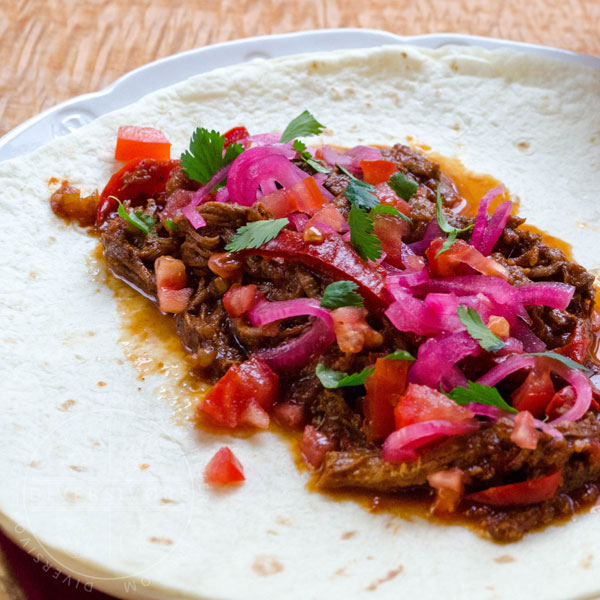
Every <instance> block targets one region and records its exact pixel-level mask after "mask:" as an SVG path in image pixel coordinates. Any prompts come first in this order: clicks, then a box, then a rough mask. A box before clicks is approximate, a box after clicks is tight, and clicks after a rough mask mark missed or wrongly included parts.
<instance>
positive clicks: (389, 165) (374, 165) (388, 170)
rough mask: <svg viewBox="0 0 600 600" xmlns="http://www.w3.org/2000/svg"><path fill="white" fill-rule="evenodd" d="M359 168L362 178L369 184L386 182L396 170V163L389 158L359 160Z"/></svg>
mask: <svg viewBox="0 0 600 600" xmlns="http://www.w3.org/2000/svg"><path fill="white" fill-rule="evenodd" d="M360 168H361V169H362V172H363V179H364V180H365V181H366V182H367V183H370V184H371V185H377V184H378V183H385V182H387V181H388V179H389V178H390V177H391V176H392V175H393V174H394V173H396V172H397V171H398V167H397V166H396V163H393V162H391V161H389V160H361V161H360Z"/></svg>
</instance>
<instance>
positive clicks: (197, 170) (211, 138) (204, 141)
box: [181, 127, 244, 184]
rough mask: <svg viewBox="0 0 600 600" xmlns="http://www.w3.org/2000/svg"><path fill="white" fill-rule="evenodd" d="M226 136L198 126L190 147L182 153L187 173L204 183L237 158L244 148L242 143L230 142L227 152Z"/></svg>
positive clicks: (191, 177) (182, 164)
mask: <svg viewBox="0 0 600 600" xmlns="http://www.w3.org/2000/svg"><path fill="white" fill-rule="evenodd" d="M224 147H225V137H224V136H223V135H221V134H220V133H219V132H218V131H209V130H208V129H204V127H198V128H196V131H194V133H193V134H192V137H191V139H190V149H189V150H186V151H185V152H184V153H183V154H182V155H181V166H182V167H183V170H184V171H185V173H186V175H187V176H188V177H189V178H190V179H193V180H194V181H199V182H200V183H202V184H206V183H208V181H209V180H210V178H211V177H212V176H213V175H214V174H215V173H216V172H217V171H218V170H219V169H221V168H222V167H224V166H226V165H228V164H229V163H230V162H232V161H233V160H234V159H235V158H237V157H238V156H239V155H240V154H241V153H242V152H243V151H244V148H243V147H242V146H241V145H240V144H237V143H236V144H230V145H229V146H227V149H226V150H225V153H224V154H223V149H224Z"/></svg>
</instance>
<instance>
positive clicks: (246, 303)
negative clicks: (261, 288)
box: [223, 283, 260, 317]
mask: <svg viewBox="0 0 600 600" xmlns="http://www.w3.org/2000/svg"><path fill="white" fill-rule="evenodd" d="M259 297H260V296H259V294H258V288H257V287H256V285H254V284H253V283H251V284H249V285H236V284H234V285H232V286H231V287H230V288H229V289H228V290H227V291H226V292H225V295H224V296H223V306H224V307H225V310H226V311H227V313H228V314H229V316H230V317H241V316H242V315H243V314H245V313H247V312H248V311H249V310H250V309H251V308H252V307H253V306H254V305H255V304H256V302H257V301H258V299H259Z"/></svg>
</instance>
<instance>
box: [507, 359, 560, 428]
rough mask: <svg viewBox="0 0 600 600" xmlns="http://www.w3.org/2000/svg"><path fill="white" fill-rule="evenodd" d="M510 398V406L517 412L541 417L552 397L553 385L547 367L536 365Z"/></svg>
mask: <svg viewBox="0 0 600 600" xmlns="http://www.w3.org/2000/svg"><path fill="white" fill-rule="evenodd" d="M511 397H512V404H513V406H514V407H515V408H516V409H517V410H519V411H522V410H528V411H529V412H530V413H531V414H532V415H533V416H534V417H538V418H539V417H541V416H542V415H543V414H544V411H545V410H546V406H547V405H548V403H549V402H550V401H551V400H552V398H553V397H554V385H552V379H551V378H550V369H549V368H548V366H547V365H542V364H538V365H536V367H535V368H534V369H532V371H531V372H530V373H529V375H527V379H525V381H524V383H523V384H522V385H521V386H520V387H518V388H517V389H516V390H515V391H514V392H513V393H512V396H511Z"/></svg>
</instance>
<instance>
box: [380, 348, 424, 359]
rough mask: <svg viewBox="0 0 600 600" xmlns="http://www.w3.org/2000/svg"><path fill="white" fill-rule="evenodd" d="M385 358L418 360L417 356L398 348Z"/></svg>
mask: <svg viewBox="0 0 600 600" xmlns="http://www.w3.org/2000/svg"><path fill="white" fill-rule="evenodd" d="M383 358H386V359H390V360H416V359H415V357H414V356H413V355H412V354H411V353H410V352H407V351H406V350H396V352H392V353H391V354H388V355H387V356H384V357H383Z"/></svg>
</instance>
